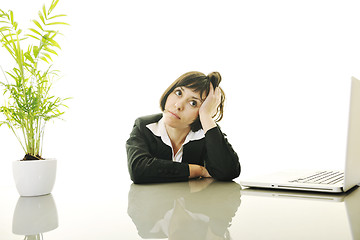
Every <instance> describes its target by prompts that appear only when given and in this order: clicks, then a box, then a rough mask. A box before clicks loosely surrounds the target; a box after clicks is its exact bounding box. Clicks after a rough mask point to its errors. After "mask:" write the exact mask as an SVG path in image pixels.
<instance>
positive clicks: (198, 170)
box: [189, 164, 211, 178]
mask: <svg viewBox="0 0 360 240" xmlns="http://www.w3.org/2000/svg"><path fill="white" fill-rule="evenodd" d="M189 172H190V173H189V178H197V177H211V176H210V174H209V172H208V171H207V170H206V168H205V167H203V166H200V165H197V164H189Z"/></svg>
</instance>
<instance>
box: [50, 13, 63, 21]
mask: <svg viewBox="0 0 360 240" xmlns="http://www.w3.org/2000/svg"><path fill="white" fill-rule="evenodd" d="M66 16H67V15H65V14H58V15H55V16H52V17H49V18H48V20H51V19H54V18H58V17H66Z"/></svg>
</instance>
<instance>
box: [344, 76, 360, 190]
mask: <svg viewBox="0 0 360 240" xmlns="http://www.w3.org/2000/svg"><path fill="white" fill-rule="evenodd" d="M359 144H360V81H359V80H358V79H356V78H354V77H352V78H351V95H350V112H349V124H348V138H347V150H346V161H345V178H344V191H347V190H348V189H350V188H352V187H353V186H355V185H357V184H359V183H360V146H359Z"/></svg>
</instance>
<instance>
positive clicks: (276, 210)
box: [236, 188, 360, 240]
mask: <svg viewBox="0 0 360 240" xmlns="http://www.w3.org/2000/svg"><path fill="white" fill-rule="evenodd" d="M241 200H242V204H241V208H240V209H239V211H238V213H237V217H236V220H237V221H236V224H238V225H239V227H240V228H241V232H239V234H237V236H238V237H239V239H316V240H319V239H326V240H329V239H336V240H337V239H341V240H344V239H353V240H360V227H359V226H360V189H359V188H354V189H353V191H349V192H348V193H344V194H330V193H310V192H298V191H281V190H278V191H274V190H261V189H242V190H241ZM256 229H258V230H261V231H254V230H256ZM270 236H271V237H270Z"/></svg>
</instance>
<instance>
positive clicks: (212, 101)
mask: <svg viewBox="0 0 360 240" xmlns="http://www.w3.org/2000/svg"><path fill="white" fill-rule="evenodd" d="M220 103H221V91H220V88H218V87H217V88H215V90H214V87H213V85H212V84H211V83H210V92H209V95H208V96H207V97H206V99H205V101H204V102H203V103H202V105H201V107H200V109H199V117H200V122H201V125H202V127H203V130H204V131H205V132H207V131H208V130H209V129H211V128H213V127H216V123H215V121H214V119H213V118H212V117H213V116H214V115H215V114H216V110H217V108H218V107H219V105H220Z"/></svg>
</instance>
